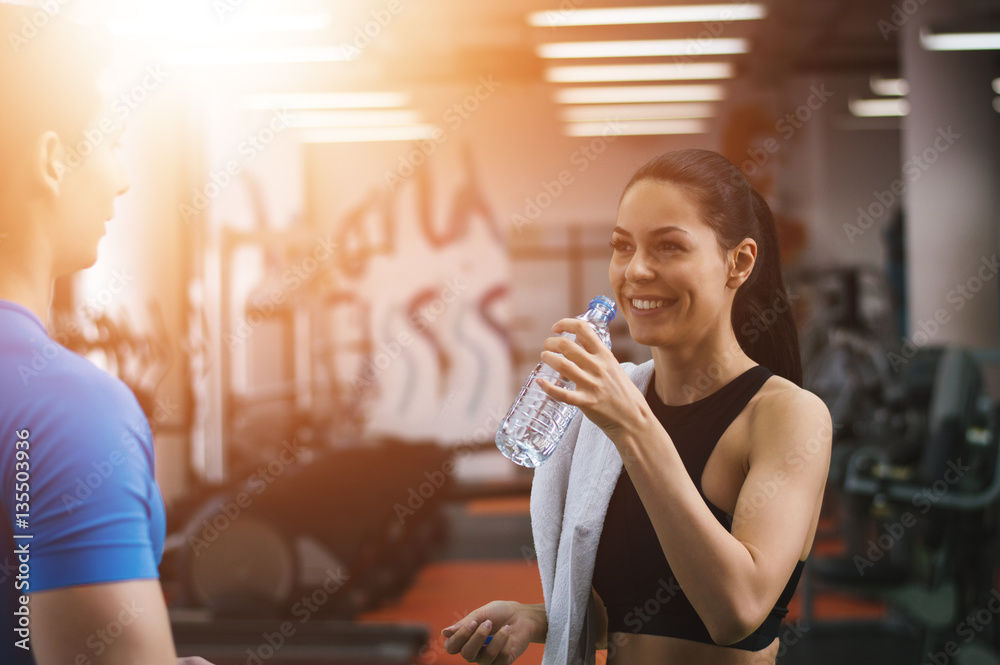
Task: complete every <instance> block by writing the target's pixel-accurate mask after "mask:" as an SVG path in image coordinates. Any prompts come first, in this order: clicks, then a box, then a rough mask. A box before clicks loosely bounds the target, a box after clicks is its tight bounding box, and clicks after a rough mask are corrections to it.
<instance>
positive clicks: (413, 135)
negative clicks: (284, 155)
mask: <svg viewBox="0 0 1000 665" xmlns="http://www.w3.org/2000/svg"><path fill="white" fill-rule="evenodd" d="M435 131H437V127H435V126H434V125H412V126H409V127H345V128H340V129H308V130H305V131H301V132H300V133H299V137H298V138H299V141H300V142H301V143H371V142H376V141H419V140H420V139H430V138H433V136H434V132H435Z"/></svg>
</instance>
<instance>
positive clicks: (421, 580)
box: [362, 498, 916, 665]
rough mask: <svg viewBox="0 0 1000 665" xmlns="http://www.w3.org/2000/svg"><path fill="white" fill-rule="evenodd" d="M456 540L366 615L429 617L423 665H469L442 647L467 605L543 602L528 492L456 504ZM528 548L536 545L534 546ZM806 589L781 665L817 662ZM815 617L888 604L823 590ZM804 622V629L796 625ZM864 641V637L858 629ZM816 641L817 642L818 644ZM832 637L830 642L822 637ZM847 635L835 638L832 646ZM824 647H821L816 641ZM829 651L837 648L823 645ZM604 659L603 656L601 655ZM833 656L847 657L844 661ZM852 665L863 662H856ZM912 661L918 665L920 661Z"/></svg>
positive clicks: (894, 656)
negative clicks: (396, 596) (394, 597)
mask: <svg viewBox="0 0 1000 665" xmlns="http://www.w3.org/2000/svg"><path fill="white" fill-rule="evenodd" d="M453 523H454V528H453V533H454V537H453V540H452V543H451V544H450V546H449V547H448V549H447V551H446V552H445V553H444V554H443V556H442V557H441V558H440V559H439V560H437V561H434V562H433V563H432V564H431V565H429V566H427V567H426V568H424V569H423V570H422V572H421V573H420V575H419V576H418V578H417V580H416V582H415V584H414V585H413V587H412V588H411V589H410V590H409V591H408V592H407V593H406V594H405V595H404V596H403V597H402V598H401V599H400V601H399V602H398V603H396V604H394V605H393V606H392V607H386V608H384V609H382V610H380V611H377V612H373V613H369V614H366V615H365V616H364V617H362V620H363V621H368V622H385V621H392V622H394V621H404V622H423V623H426V624H427V625H428V627H429V629H430V634H431V640H430V644H429V645H428V647H427V648H426V649H425V651H424V653H423V654H422V655H421V658H420V659H419V660H418V661H417V665H431V664H432V663H434V664H442V665H443V664H449V663H456V664H457V663H465V662H466V661H465V660H464V659H463V658H462V657H461V656H456V655H450V654H448V653H447V652H445V650H444V638H443V637H442V636H441V635H440V630H441V629H442V628H443V627H445V626H449V625H451V624H453V623H454V622H455V621H457V620H458V619H460V618H462V617H464V616H465V615H466V614H467V613H468V612H469V611H471V610H472V609H475V608H477V607H479V606H480V605H483V604H484V603H487V602H489V601H491V600H494V599H511V600H518V601H520V602H524V603H538V602H542V590H541V585H540V582H539V578H538V569H537V567H536V564H535V562H534V560H532V559H528V558H526V552H525V551H524V550H522V547H523V546H525V545H529V546H530V543H531V529H530V524H529V522H528V501H527V499H526V498H523V499H522V498H514V499H495V500H485V501H475V502H471V503H468V504H465V505H464V506H463V507H456V508H455V509H454V514H453ZM832 527H833V525H832V524H831V523H830V522H829V521H827V522H826V523H824V524H821V526H820V529H821V533H822V532H827V531H831V532H832ZM841 549H842V547H841V545H840V544H839V542H838V541H837V540H836V539H835V538H822V537H820V536H817V540H816V543H815V545H814V548H813V555H814V556H815V555H828V554H836V553H838V552H839V551H840V550H841ZM528 551H529V552H530V550H528ZM802 590H803V585H802V584H800V585H799V588H798V589H797V590H796V595H795V596H794V597H793V599H792V602H791V604H790V606H789V613H788V616H787V617H786V620H785V630H784V631H783V633H782V639H783V641H785V642H789V643H791V642H793V641H794V642H795V644H789V645H787V646H783V649H782V654H781V658H780V659H779V662H780V663H781V664H782V665H785V664H786V663H787V664H788V665H797V664H798V663H805V662H809V663H818V662H819V660H818V659H817V658H818V657H817V654H816V653H814V652H815V649H811V648H810V640H809V639H807V638H809V637H812V636H813V635H818V634H821V633H822V632H823V630H822V629H821V628H820V627H819V626H816V625H814V626H813V627H812V628H811V629H808V630H802V629H801V625H800V619H801V617H802ZM814 616H815V620H816V622H817V623H819V622H821V621H828V620H838V621H839V620H864V619H880V618H883V617H884V616H886V608H885V607H884V606H883V605H882V604H880V603H875V602H870V601H865V600H861V599H856V598H850V597H844V596H835V595H819V596H817V597H816V599H815V610H814ZM797 626H798V628H797ZM856 634H857V635H858V639H863V637H862V635H860V633H856ZM819 641H820V640H819V639H815V640H813V642H816V643H818V642H819ZM823 641H824V642H826V641H827V640H823ZM869 641H870V642H871V644H870V645H869V646H868V647H867V649H866V651H867V652H868V653H869V654H870V655H871V657H872V659H871V660H870V662H872V663H879V664H880V665H884V664H886V663H893V662H899V660H898V659H899V657H900V653H901V651H900V649H901V647H900V645H899V644H898V643H894V642H890V641H886V640H875V639H870V640H869ZM841 642H843V640H841V639H835V640H833V643H834V644H837V643H841ZM817 648H818V647H817ZM822 649H823V651H824V652H825V653H826V655H828V656H829V655H832V654H833V652H831V651H829V648H828V647H827V646H826V645H825V644H824V646H823V647H822ZM541 660H542V646H541V645H532V646H530V647H529V648H528V651H527V652H525V654H524V655H523V656H522V657H521V658H520V659H519V660H518V661H517V662H518V663H523V665H538V664H539V663H541ZM598 662H603V654H601V657H600V658H599V661H598ZM828 662H844V661H843V660H837V661H828ZM852 665H863V664H862V663H860V662H858V661H856V660H855V661H854V662H852ZM911 665H916V663H915V661H914V662H913V663H911Z"/></svg>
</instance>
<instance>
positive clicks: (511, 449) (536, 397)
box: [496, 296, 615, 469]
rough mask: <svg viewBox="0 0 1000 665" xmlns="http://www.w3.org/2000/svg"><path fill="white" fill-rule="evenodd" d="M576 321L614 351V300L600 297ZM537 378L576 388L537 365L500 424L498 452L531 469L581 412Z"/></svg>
mask: <svg viewBox="0 0 1000 665" xmlns="http://www.w3.org/2000/svg"><path fill="white" fill-rule="evenodd" d="M576 318H578V319H583V320H584V321H586V322H587V323H589V324H590V325H591V327H592V328H593V329H594V332H596V333H597V336H598V337H600V338H601V341H602V342H604V344H605V346H607V347H608V348H609V349H610V348H611V334H610V333H609V332H608V324H609V323H611V320H612V319H614V318H615V302H614V301H613V300H611V299H610V298H607V297H605V296H597V297H596V298H594V299H593V300H591V301H590V309H588V310H587V311H586V312H585V313H583V314H581V315H580V316H578V317H576ZM562 335H563V336H564V337H571V338H573V339H574V340H575V339H576V335H574V334H573V333H562ZM538 377H542V378H544V379H545V380H547V381H549V382H550V383H552V384H554V385H556V386H559V387H560V388H565V389H567V390H574V389H575V388H576V385H575V384H574V383H573V382H572V381H568V380H567V379H566V378H565V377H563V376H560V375H559V373H558V372H556V371H555V370H554V369H552V368H551V367H549V366H548V365H546V364H545V363H538V366H537V367H535V369H534V371H533V372H532V373H531V376H529V377H528V380H527V381H526V382H525V384H524V387H523V388H521V393H520V394H519V395H518V396H517V399H515V400H514V405H513V406H511V407H510V411H509V412H507V415H506V416H505V417H504V419H503V420H502V421H501V422H500V427H499V429H497V438H496V442H497V448H499V449H500V452H502V453H503V454H504V455H505V456H506V457H507V458H508V459H510V460H511V461H513V462H516V463H518V464H520V465H521V466H526V467H528V468H529V469H533V468H535V467H537V466H539V465H540V464H541V463H542V462H544V461H545V460H547V459H548V458H549V457H550V456H551V455H552V453H553V452H554V451H555V449H556V445H557V444H558V443H559V441H560V440H561V439H562V437H563V435H564V434H565V433H566V428H567V427H568V426H569V423H570V421H571V420H573V416H575V415H576V412H577V411H578V410H579V409H578V408H577V407H575V406H572V405H570V404H566V403H564V402H560V401H558V400H555V399H553V398H551V397H549V396H548V395H547V394H545V391H543V390H542V389H541V388H540V387H539V386H538V384H537V383H535V379H537V378H538Z"/></svg>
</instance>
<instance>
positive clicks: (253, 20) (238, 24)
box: [105, 14, 331, 38]
mask: <svg viewBox="0 0 1000 665" xmlns="http://www.w3.org/2000/svg"><path fill="white" fill-rule="evenodd" d="M330 23H331V19H330V16H329V14H299V15H295V14H289V15H284V14H276V15H274V16H245V17H244V16H239V17H234V18H233V19H232V20H231V21H226V22H224V23H219V24H212V25H201V26H199V25H197V24H192V22H191V21H187V20H184V21H180V20H178V21H171V20H161V19H160V18H147V19H137V18H133V19H118V20H110V21H106V22H105V25H107V27H108V29H109V30H110V31H111V33H112V34H115V35H121V36H129V37H130V36H149V35H156V36H176V37H180V38H184V37H193V38H198V37H202V38H208V37H213V36H217V35H220V34H242V33H262V32H317V31H320V30H326V29H327V28H329V27H330Z"/></svg>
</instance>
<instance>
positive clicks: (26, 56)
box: [0, 3, 113, 196]
mask: <svg viewBox="0 0 1000 665" xmlns="http://www.w3.org/2000/svg"><path fill="white" fill-rule="evenodd" d="M53 4H56V3H53ZM109 37H110V35H108V34H106V31H101V30H98V29H97V28H93V27H85V26H81V25H78V24H76V23H72V22H70V21H68V20H66V19H63V18H60V17H59V16H55V15H51V14H49V13H48V12H46V11H45V10H44V9H41V8H38V7H29V6H24V5H12V4H9V3H0V196H2V192H3V191H4V183H6V182H9V180H10V175H11V174H12V173H13V169H17V168H21V167H22V166H23V164H24V162H25V159H26V158H27V157H29V156H30V153H29V151H30V150H31V149H32V148H33V146H34V145H35V144H36V142H37V140H38V138H39V137H40V136H41V135H42V134H43V133H44V132H47V131H54V132H56V133H57V134H58V135H59V137H60V138H61V139H62V140H63V141H64V142H66V143H68V144H74V143H76V142H77V141H79V140H80V139H81V138H82V136H83V132H84V131H85V130H86V129H87V127H88V126H89V125H90V124H91V123H93V122H94V121H95V120H96V119H97V117H98V114H99V113H100V112H101V109H102V107H103V105H104V100H103V97H102V93H101V90H100V88H99V80H100V78H101V75H102V74H103V73H104V72H105V71H106V70H107V69H108V67H109V66H110V64H111V59H112V57H113V51H112V49H111V45H110V43H109V42H110V39H109Z"/></svg>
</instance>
